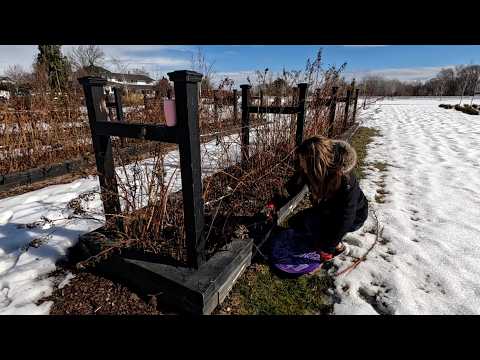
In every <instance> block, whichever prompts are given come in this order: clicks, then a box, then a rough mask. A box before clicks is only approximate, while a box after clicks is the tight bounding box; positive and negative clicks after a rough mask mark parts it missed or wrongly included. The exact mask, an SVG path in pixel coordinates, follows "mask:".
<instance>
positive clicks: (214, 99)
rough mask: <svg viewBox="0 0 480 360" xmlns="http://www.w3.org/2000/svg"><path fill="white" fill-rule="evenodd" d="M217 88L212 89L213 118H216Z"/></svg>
mask: <svg viewBox="0 0 480 360" xmlns="http://www.w3.org/2000/svg"><path fill="white" fill-rule="evenodd" d="M217 100H218V99H217V90H213V109H214V112H215V119H217V118H218V104H217Z"/></svg>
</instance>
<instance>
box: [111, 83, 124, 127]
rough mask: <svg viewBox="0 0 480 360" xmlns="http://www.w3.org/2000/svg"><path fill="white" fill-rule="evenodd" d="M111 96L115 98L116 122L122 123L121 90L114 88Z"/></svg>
mask: <svg viewBox="0 0 480 360" xmlns="http://www.w3.org/2000/svg"><path fill="white" fill-rule="evenodd" d="M113 96H114V98H115V111H116V112H117V121H123V104H122V94H121V90H120V89H118V88H116V87H114V88H113Z"/></svg>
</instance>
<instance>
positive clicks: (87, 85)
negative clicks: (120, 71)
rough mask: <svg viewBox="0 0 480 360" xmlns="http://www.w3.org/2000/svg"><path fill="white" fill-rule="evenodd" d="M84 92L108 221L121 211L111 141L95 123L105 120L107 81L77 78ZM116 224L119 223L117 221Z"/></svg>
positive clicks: (93, 78)
mask: <svg viewBox="0 0 480 360" xmlns="http://www.w3.org/2000/svg"><path fill="white" fill-rule="evenodd" d="M79 82H80V84H82V86H83V91H84V93H85V104H86V106H87V111H88V122H89V124H90V130H91V132H92V144H93V151H94V152H95V161H96V165H97V172H98V180H99V182H100V190H101V198H102V203H103V209H104V212H105V219H106V220H107V222H108V221H110V220H111V219H113V218H115V216H116V215H119V214H120V212H121V207H120V199H119V195H118V188H117V180H116V178H115V166H114V162H113V155H112V142H111V139H110V135H107V134H99V133H98V131H97V127H96V123H97V122H98V121H102V122H107V113H106V111H105V109H106V106H105V107H103V106H102V103H105V100H106V99H105V95H104V89H103V88H104V86H105V85H106V84H107V81H106V80H105V79H102V78H95V77H86V78H81V79H79ZM119 219H120V218H119V217H118V216H117V217H116V220H117V225H118V226H120V225H121V223H120V221H118V220H119Z"/></svg>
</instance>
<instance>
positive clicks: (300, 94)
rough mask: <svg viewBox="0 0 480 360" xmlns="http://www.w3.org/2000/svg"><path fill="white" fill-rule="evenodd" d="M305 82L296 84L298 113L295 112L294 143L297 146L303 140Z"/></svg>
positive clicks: (306, 85) (306, 86)
mask: <svg viewBox="0 0 480 360" xmlns="http://www.w3.org/2000/svg"><path fill="white" fill-rule="evenodd" d="M307 88H308V84H307V83H301V84H298V113H297V133H296V136H295V144H296V145H297V146H299V145H300V144H301V143H302V142H303V128H304V125H305V99H306V97H307Z"/></svg>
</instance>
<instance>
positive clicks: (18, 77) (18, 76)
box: [5, 64, 31, 84]
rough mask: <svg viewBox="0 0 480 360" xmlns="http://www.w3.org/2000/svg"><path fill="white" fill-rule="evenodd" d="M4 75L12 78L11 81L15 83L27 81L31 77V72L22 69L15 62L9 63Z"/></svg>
mask: <svg viewBox="0 0 480 360" xmlns="http://www.w3.org/2000/svg"><path fill="white" fill-rule="evenodd" d="M5 76H7V77H9V78H10V79H12V81H13V82H14V83H16V84H23V83H25V82H28V81H29V80H30V78H31V74H30V73H28V72H27V71H26V70H25V69H23V67H22V66H20V65H17V64H15V65H10V66H9V67H8V68H7V70H6V71H5Z"/></svg>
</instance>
